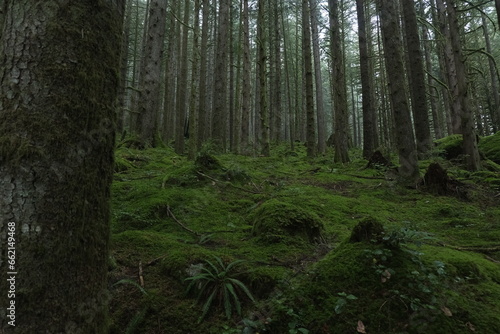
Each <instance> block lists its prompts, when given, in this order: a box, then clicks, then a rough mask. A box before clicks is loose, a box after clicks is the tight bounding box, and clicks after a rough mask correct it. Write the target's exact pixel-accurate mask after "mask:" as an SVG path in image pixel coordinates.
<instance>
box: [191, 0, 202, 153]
mask: <svg viewBox="0 0 500 334" xmlns="http://www.w3.org/2000/svg"><path fill="white" fill-rule="evenodd" d="M200 1H201V0H195V1H194V23H193V27H194V28H193V63H192V71H191V98H190V101H189V144H188V158H189V159H190V160H194V159H195V157H196V153H197V152H198V150H199V147H197V143H198V138H197V136H198V126H199V110H198V103H199V102H198V85H199V75H200V71H199V69H200V42H199V39H200V38H199V37H200V36H199V34H200V16H199V15H200V8H201V4H200Z"/></svg>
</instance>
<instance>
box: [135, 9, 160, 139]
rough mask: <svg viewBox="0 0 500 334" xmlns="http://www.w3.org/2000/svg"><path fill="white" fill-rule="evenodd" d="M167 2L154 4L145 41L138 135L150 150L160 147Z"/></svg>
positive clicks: (140, 84) (140, 81) (140, 79)
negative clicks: (159, 121)
mask: <svg viewBox="0 0 500 334" xmlns="http://www.w3.org/2000/svg"><path fill="white" fill-rule="evenodd" d="M166 17H167V0H152V1H151V3H150V6H149V15H148V27H147V33H146V39H145V41H144V43H145V47H144V52H145V56H144V58H143V62H142V63H141V72H140V78H139V89H140V90H141V92H140V96H139V101H138V111H139V117H138V119H137V132H138V133H139V136H140V138H141V141H142V142H143V144H144V146H146V147H150V146H151V147H154V146H156V136H157V123H158V114H159V112H160V108H161V94H160V83H161V79H162V76H161V64H162V57H163V45H164V43H163V36H164V35H165V26H166Z"/></svg>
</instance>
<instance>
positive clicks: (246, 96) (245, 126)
mask: <svg viewBox="0 0 500 334" xmlns="http://www.w3.org/2000/svg"><path fill="white" fill-rule="evenodd" d="M249 34H250V29H249V22H248V0H243V84H242V89H243V92H242V94H243V95H242V101H241V149H242V152H243V154H248V150H249V143H248V140H249V136H250V115H251V110H250V104H251V99H252V88H251V77H250V36H249Z"/></svg>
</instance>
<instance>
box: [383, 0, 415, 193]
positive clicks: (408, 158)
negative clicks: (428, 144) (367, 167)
mask: <svg viewBox="0 0 500 334" xmlns="http://www.w3.org/2000/svg"><path fill="white" fill-rule="evenodd" d="M378 8H379V13H380V24H381V28H382V39H383V44H384V56H385V62H386V71H387V79H388V85H389V91H390V96H391V102H392V109H393V113H394V121H395V123H396V142H397V147H398V154H399V163H400V167H399V174H400V176H401V177H402V181H403V182H405V183H409V184H415V182H416V181H417V179H418V178H419V170H418V161H417V150H416V146H415V137H414V135H413V127H412V123H411V115H410V107H409V105H408V98H407V96H406V90H405V89H403V88H402V87H405V82H404V80H405V79H404V75H402V74H403V73H404V65H403V55H402V43H401V37H400V33H401V28H400V26H399V13H398V10H397V0H378Z"/></svg>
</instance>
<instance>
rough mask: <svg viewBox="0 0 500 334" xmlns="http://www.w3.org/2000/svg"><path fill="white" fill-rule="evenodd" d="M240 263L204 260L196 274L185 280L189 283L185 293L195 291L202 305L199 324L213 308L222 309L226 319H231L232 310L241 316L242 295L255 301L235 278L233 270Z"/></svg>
mask: <svg viewBox="0 0 500 334" xmlns="http://www.w3.org/2000/svg"><path fill="white" fill-rule="evenodd" d="M242 262H243V260H236V261H233V262H231V263H229V264H225V263H224V261H222V259H221V258H220V257H218V256H214V261H210V260H205V264H204V265H203V266H201V267H200V272H199V273H198V274H196V275H194V276H192V277H188V278H186V281H190V283H189V285H188V287H187V291H186V292H187V293H190V292H191V291H192V290H193V289H197V295H198V296H197V301H198V302H202V303H203V307H202V314H201V316H200V318H199V322H201V321H202V320H203V319H204V318H205V316H206V315H207V313H208V311H210V309H212V308H213V307H215V308H221V307H222V308H223V309H224V313H225V315H226V317H227V318H228V319H230V318H231V316H232V314H233V310H236V313H237V314H238V315H241V298H242V295H246V296H247V297H248V298H249V299H250V300H251V301H253V302H254V301H255V299H254V297H253V296H252V294H251V293H250V290H249V289H248V288H247V287H246V285H245V284H244V283H243V282H241V281H240V280H238V279H236V278H235V275H236V272H235V270H234V268H235V267H236V266H237V265H238V264H240V263H242ZM213 305H215V306H213Z"/></svg>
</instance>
